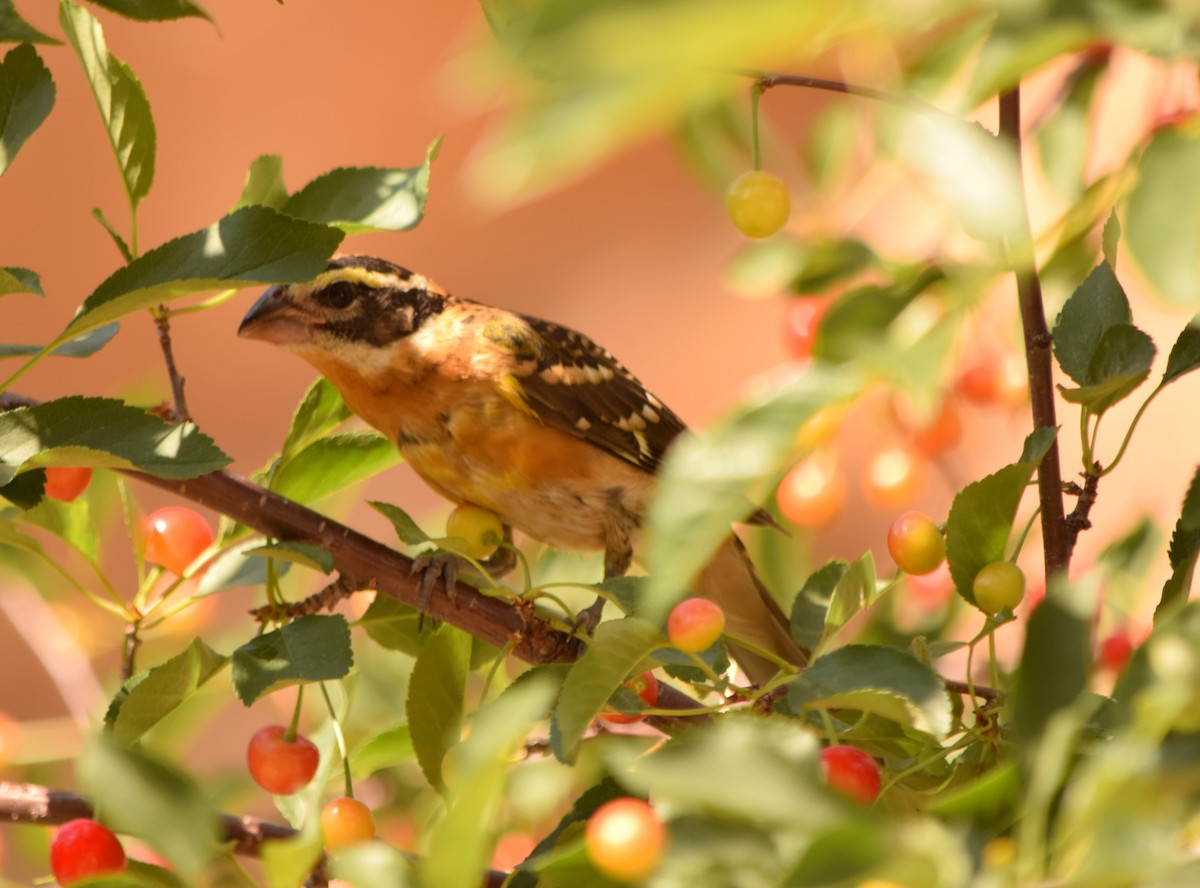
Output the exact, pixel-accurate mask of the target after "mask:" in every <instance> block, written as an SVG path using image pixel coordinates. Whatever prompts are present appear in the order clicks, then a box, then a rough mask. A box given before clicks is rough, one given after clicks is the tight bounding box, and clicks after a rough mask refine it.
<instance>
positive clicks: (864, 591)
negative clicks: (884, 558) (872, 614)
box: [821, 551, 882, 641]
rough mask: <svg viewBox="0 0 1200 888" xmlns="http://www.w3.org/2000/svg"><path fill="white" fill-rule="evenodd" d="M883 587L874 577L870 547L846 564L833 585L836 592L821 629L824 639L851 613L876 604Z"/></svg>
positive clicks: (841, 624) (853, 613)
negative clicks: (859, 556)
mask: <svg viewBox="0 0 1200 888" xmlns="http://www.w3.org/2000/svg"><path fill="white" fill-rule="evenodd" d="M881 591H882V589H881V588H880V586H879V584H878V583H877V582H876V581H875V559H874V558H873V557H872V556H871V553H870V551H867V552H866V553H865V554H864V555H863V556H862V557H861V558H859V559H858V560H857V561H852V562H851V563H850V564H849V565H847V567H846V569H845V570H844V571H842V572H841V576H840V577H839V578H838V581H837V584H836V585H835V586H834V587H833V594H832V595H831V596H830V598H829V606H828V608H827V609H826V612H825V627H824V629H823V630H822V633H821V640H822V641H825V640H827V639H828V638H829V637H830V636H832V635H833V634H834V633H836V632H837V631H838V630H839V629H841V628H842V627H843V626H845V625H846V623H848V622H849V621H850V619H851V618H852V617H854V616H855V615H857V614H858V613H860V612H861V611H862V610H863V609H864V608H866V607H869V606H870V605H871V604H873V603H874V602H875V599H876V598H878V597H879V593H880V592H881Z"/></svg>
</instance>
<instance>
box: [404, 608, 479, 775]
mask: <svg viewBox="0 0 1200 888" xmlns="http://www.w3.org/2000/svg"><path fill="white" fill-rule="evenodd" d="M470 662H471V636H470V635H468V634H467V633H465V632H463V631H462V630H460V629H455V628H454V627H453V626H450V625H447V624H443V625H442V626H440V627H439V628H438V630H437V632H435V633H434V634H433V636H432V637H431V638H430V639H429V641H427V642H426V643H425V647H424V648H423V649H422V651H421V653H420V654H419V655H418V656H417V662H416V663H415V664H414V665H413V671H412V676H411V678H410V679H409V682H408V700H407V701H406V703H405V711H406V714H407V718H408V725H409V730H410V732H411V734H412V742H413V748H414V749H415V750H416V753H417V762H418V763H419V764H420V765H421V770H422V771H423V772H424V774H425V779H426V780H428V781H429V783H430V785H431V786H433V787H434V788H435V789H438V790H443V789H444V788H445V785H444V784H443V782H442V759H443V758H445V756H446V751H447V750H448V749H450V747H452V746H454V745H456V744H457V743H458V741H459V735H460V734H461V732H462V715H463V695H464V693H465V691H466V683H467V671H468V669H469V668H470Z"/></svg>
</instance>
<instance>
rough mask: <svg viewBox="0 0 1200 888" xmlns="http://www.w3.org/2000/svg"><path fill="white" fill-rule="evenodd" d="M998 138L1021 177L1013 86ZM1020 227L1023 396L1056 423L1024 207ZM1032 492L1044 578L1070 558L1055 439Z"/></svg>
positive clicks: (1041, 422) (1017, 99) (1045, 421)
mask: <svg viewBox="0 0 1200 888" xmlns="http://www.w3.org/2000/svg"><path fill="white" fill-rule="evenodd" d="M1000 138H1001V139H1005V140H1007V141H1008V142H1009V143H1010V144H1011V145H1012V148H1013V152H1014V157H1015V159H1016V162H1017V170H1018V174H1019V175H1021V181H1022V186H1021V188H1022V191H1021V193H1022V204H1024V199H1023V195H1024V184H1023V182H1024V179H1023V174H1022V173H1021V171H1022V166H1021V92H1020V87H1014V88H1013V89H1011V90H1009V91H1008V92H1005V93H1002V94H1001V95H1000ZM1023 216H1024V220H1023V221H1024V228H1025V230H1024V231H1023V232H1022V234H1021V236H1020V237H1021V241H1020V242H1019V243H1016V244H1010V245H1009V247H1010V253H1011V258H1012V262H1013V271H1014V272H1015V274H1016V278H1017V300H1018V302H1019V304H1020V308H1021V327H1022V330H1023V331H1024V334H1025V362H1026V365H1027V367H1028V370H1029V397H1030V401H1031V403H1032V406H1033V427H1034V429H1044V428H1050V429H1056V428H1057V427H1058V420H1057V418H1056V417H1055V409H1054V377H1053V375H1052V372H1051V355H1050V346H1051V342H1052V340H1051V337H1050V330H1049V328H1048V327H1047V326H1046V309H1045V306H1044V305H1043V303H1042V283H1041V280H1040V278H1039V277H1038V272H1037V266H1036V259H1035V257H1034V255H1033V248H1032V244H1033V232H1032V228H1031V227H1030V224H1029V212H1028V208H1025V209H1024V210H1023ZM1038 497H1039V500H1040V502H1041V507H1042V549H1043V557H1044V560H1045V569H1046V579H1047V580H1048V579H1049V578H1050V577H1051V576H1053V575H1055V574H1059V573H1066V570H1067V568H1068V567H1069V566H1070V563H1071V541H1070V537H1069V535H1068V532H1067V524H1066V521H1065V516H1064V513H1063V499H1062V469H1061V467H1060V465H1059V457H1058V441H1057V440H1055V441H1054V442H1053V443H1052V444H1051V445H1050V449H1049V450H1048V451H1046V455H1045V456H1044V457H1042V461H1041V463H1040V464H1039V466H1038Z"/></svg>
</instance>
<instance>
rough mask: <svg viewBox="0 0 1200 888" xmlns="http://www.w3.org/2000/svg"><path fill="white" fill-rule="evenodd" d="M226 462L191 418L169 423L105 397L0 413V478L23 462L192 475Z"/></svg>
mask: <svg viewBox="0 0 1200 888" xmlns="http://www.w3.org/2000/svg"><path fill="white" fill-rule="evenodd" d="M228 463H229V457H227V456H226V455H225V454H224V453H222V452H221V451H220V450H218V449H217V447H216V445H214V444H213V442H212V439H211V438H209V437H208V436H207V435H205V434H203V433H202V432H200V430H199V429H197V428H196V426H195V425H193V424H192V423H190V422H185V423H179V424H178V425H172V424H170V423H168V422H165V421H164V420H162V419H159V418H158V417H157V416H154V415H153V414H150V413H147V412H146V411H144V410H141V409H139V408H137V407H131V406H129V405H128V404H124V403H122V402H120V401H115V400H112V399H110V398H81V397H78V396H74V395H73V396H71V397H67V398H58V399H56V400H53V401H46V402H44V403H42V404H38V405H37V406H35V407H19V408H17V409H16V410H7V411H4V412H2V413H0V484H7V483H8V482H9V481H11V480H12V478H13V476H14V475H15V474H16V473H17V471H18V470H19V469H21V468H23V467H25V468H31V467H40V466H49V465H65V466H107V467H109V468H124V469H137V470H138V471H141V472H146V473H147V474H150V475H154V476H156V477H159V478H194V477H196V476H197V475H202V474H204V473H205V472H215V471H216V470H217V469H219V468H221V467H222V466H225V465H227V464H228Z"/></svg>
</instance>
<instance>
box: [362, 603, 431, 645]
mask: <svg viewBox="0 0 1200 888" xmlns="http://www.w3.org/2000/svg"><path fill="white" fill-rule="evenodd" d="M358 623H359V625H360V626H362V627H363V628H364V629H366V630H367V635H368V636H369V637H370V639H371V640H372V641H374V642H375V643H376V644H377V645H379V646H380V647H382V648H386V649H387V650H389V651H400V652H401V653H405V654H408V655H409V656H411V657H415V656H416V655H417V654H418V652H419V651H420V650H421V648H422V647H424V646H425V639H426V638H427V637H428V636H425V638H423V637H422V635H421V629H420V626H421V612H420V611H418V610H417V609H416V608H415V607H412V606H411V605H407V604H405V603H404V602H402V601H397V600H396V599H395V598H392V597H391V596H390V595H380V594H376V595H375V600H374V601H372V602H371V604H370V606H369V607H368V608H367V612H366V613H365V614H363V615H362V618H361V619H359V621H358Z"/></svg>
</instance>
